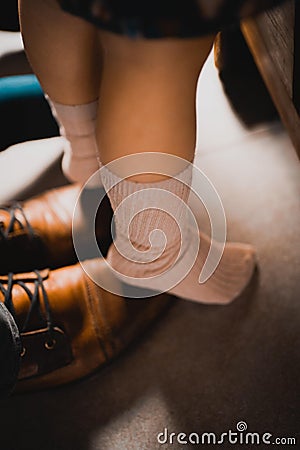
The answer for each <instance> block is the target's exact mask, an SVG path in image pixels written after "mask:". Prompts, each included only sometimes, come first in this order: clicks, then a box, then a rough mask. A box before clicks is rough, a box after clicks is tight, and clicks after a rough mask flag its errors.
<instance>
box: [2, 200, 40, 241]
mask: <svg viewBox="0 0 300 450" xmlns="http://www.w3.org/2000/svg"><path fill="white" fill-rule="evenodd" d="M1 210H2V211H5V212H7V213H8V214H9V216H10V217H9V222H8V225H7V227H5V225H4V223H3V222H0V239H5V240H6V239H8V238H9V235H10V233H11V232H13V231H14V229H15V225H16V224H18V225H19V227H20V229H21V230H27V232H28V234H29V236H30V237H31V238H33V237H34V231H33V228H32V226H31V225H30V223H29V220H28V219H27V217H26V214H25V212H24V210H23V207H22V205H21V204H20V203H14V204H12V205H11V206H8V207H6V206H0V211H1ZM17 215H19V217H20V218H18V217H17Z"/></svg>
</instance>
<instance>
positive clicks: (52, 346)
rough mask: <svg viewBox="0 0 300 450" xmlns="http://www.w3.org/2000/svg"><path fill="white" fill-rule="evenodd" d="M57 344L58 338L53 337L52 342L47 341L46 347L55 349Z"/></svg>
mask: <svg viewBox="0 0 300 450" xmlns="http://www.w3.org/2000/svg"><path fill="white" fill-rule="evenodd" d="M55 344H56V340H55V339H52V341H50V342H47V341H46V342H45V348H46V349H47V350H53V349H54V347H55Z"/></svg>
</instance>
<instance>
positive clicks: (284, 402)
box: [0, 57, 300, 450]
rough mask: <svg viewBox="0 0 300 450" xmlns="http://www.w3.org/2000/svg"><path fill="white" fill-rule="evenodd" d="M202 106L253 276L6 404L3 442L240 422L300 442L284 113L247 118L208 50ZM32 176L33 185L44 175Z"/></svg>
mask: <svg viewBox="0 0 300 450" xmlns="http://www.w3.org/2000/svg"><path fill="white" fill-rule="evenodd" d="M197 105H198V113H199V125H198V144H197V156H196V162H197V164H198V166H199V167H200V168H201V169H202V170H203V171H204V172H205V173H206V174H207V175H208V176H209V178H210V179H211V181H212V182H213V183H214V185H215V186H216V188H217V190H218V191H219V194H220V195H221V198H222V200H223V203H224V207H225V211H226V214H227V221H228V236H229V238H230V239H231V240H241V241H244V242H249V243H252V244H253V245H254V246H255V247H256V248H257V253H258V261H259V272H258V274H257V275H256V277H255V279H254V280H253V282H252V283H251V285H250V286H249V287H248V289H247V290H246V291H245V292H244V293H243V295H242V296H241V297H240V298H239V299H238V300H236V301H235V302H234V303H233V304H231V305H230V306H227V307H217V306H203V305H199V304H194V303H191V302H187V301H181V300H178V301H177V302H176V303H175V304H174V305H173V306H172V307H171V309H170V310H169V311H168V313H167V315H165V316H164V317H162V318H161V320H159V321H158V322H157V323H156V324H155V326H154V327H153V328H152V329H151V330H150V331H149V332H147V333H146V335H144V336H143V338H142V339H141V340H140V342H138V343H137V344H135V345H133V346H132V347H130V348H129V349H128V351H126V352H125V353H123V355H122V356H121V357H120V358H118V359H117V360H116V361H115V362H113V363H112V364H111V365H110V366H108V367H106V368H105V369H104V370H102V371H100V372H99V373H97V374H94V375H92V376H91V377H89V378H88V379H86V380H83V381H81V382H79V383H75V384H73V385H69V386H67V387H64V388H59V389H55V390H52V391H49V392H39V393H34V394H24V395H18V396H14V397H12V398H10V399H9V400H7V401H5V402H3V403H2V404H1V405H0V417H1V420H0V433H1V441H0V448H1V450H2V449H3V450H41V449H43V450H62V449H63V450H100V449H101V450H123V449H124V450H125V449H126V450H142V449H147V450H148V449H149V450H154V449H158V448H170V449H171V448H172V449H180V448H192V447H194V446H192V445H188V444H187V445H183V444H179V443H174V444H170V443H169V444H165V445H164V446H161V445H160V444H159V443H158V442H157V435H158V433H160V432H162V431H164V428H167V429H168V431H169V433H171V432H174V433H180V432H184V433H191V432H196V433H198V434H200V433H203V432H213V433H217V434H221V433H223V432H224V433H225V432H227V431H228V430H229V429H231V430H233V431H235V430H236V424H237V423H238V422H239V421H244V422H246V423H247V425H248V431H249V432H258V433H261V434H263V433H267V432H268V433H271V434H272V438H271V442H273V441H274V440H275V438H277V437H286V438H288V437H294V438H297V439H298V447H299V445H300V434H299V433H300V412H299V411H300V401H299V400H300V389H299V387H300V386H299V384H300V382H299V379H300V361H299V344H300V295H299V294H300V276H299V275H300V232H299V222H300V195H299V194H300V170H299V161H298V158H297V156H296V154H295V152H294V149H293V147H292V145H291V143H290V140H289V138H288V136H287V135H286V133H285V131H284V129H283V128H282V126H281V125H280V124H279V123H271V124H263V125H260V126H259V127H257V128H255V129H252V130H248V129H246V128H244V127H243V126H242V124H241V123H240V122H239V120H238V118H237V117H236V116H235V115H234V113H233V112H232V110H231V109H230V106H229V103H228V101H227V99H226V98H225V97H224V94H223V92H222V88H221V85H220V82H219V80H218V77H217V73H216V70H215V68H214V66H213V62H212V57H210V59H209V60H208V62H207V64H206V66H205V69H204V71H203V73H202V76H201V78H200V81H199V89H198V104H197ZM258 107H259V105H258ZM54 153H55V152H54ZM16 154H18V155H19V158H22V155H21V153H20V152H17V151H16ZM44 156H45V155H44ZM57 156H58V154H57V153H56V154H55V158H56V159H57ZM55 158H54V157H53V161H54V162H55ZM19 161H20V160H19ZM53 161H52V163H53ZM46 163H47V164H49V165H51V154H50V153H49V160H48V161H46ZM44 165H45V159H44V160H43V163H42V164H41V167H40V171H41V172H43V171H45V166H44ZM11 167H12V163H7V165H6V166H5V167H4V166H3V165H2V166H1V169H0V170H1V172H2V171H4V172H7V171H9V170H10V168H11ZM57 167H58V166H57ZM51 170H53V167H52V168H51ZM43 173H44V172H43ZM32 176H33V179H34V180H35V183H37V180H38V179H39V174H38V173H33V174H32ZM59 176H60V175H59ZM41 186H42V184H40V185H39V184H38V183H37V184H35V187H36V189H37V190H39V188H41ZM21 187H22V188H24V185H23V186H21ZM14 195H15V194H14ZM20 195H22V192H20ZM205 226H206V224H204V227H205ZM201 447H202V448H209V447H210V446H209V445H208V444H206V445H202V446H201ZM295 447H296V448H298V447H297V446H295ZM222 448H232V445H230V444H229V443H227V444H223V445H222ZM236 448H258V446H257V445H253V446H250V445H249V446H247V447H246V446H241V445H239V444H236ZM259 448H264V445H261V446H260V447H259ZM278 448H285V446H284V445H283V444H281V445H279V447H278Z"/></svg>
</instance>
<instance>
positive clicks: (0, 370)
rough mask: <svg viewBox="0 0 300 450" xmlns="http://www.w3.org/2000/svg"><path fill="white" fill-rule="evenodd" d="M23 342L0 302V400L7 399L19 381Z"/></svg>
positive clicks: (8, 313)
mask: <svg viewBox="0 0 300 450" xmlns="http://www.w3.org/2000/svg"><path fill="white" fill-rule="evenodd" d="M20 354H21V341H20V334H19V331H18V328H17V325H16V323H15V321H14V319H13V317H12V315H11V314H10V312H9V311H8V310H7V308H6V307H5V305H4V304H3V303H1V302H0V399H1V398H3V397H7V396H8V395H9V394H10V393H11V391H12V390H13V388H14V386H15V383H16V381H17V377H18V372H19V367H20Z"/></svg>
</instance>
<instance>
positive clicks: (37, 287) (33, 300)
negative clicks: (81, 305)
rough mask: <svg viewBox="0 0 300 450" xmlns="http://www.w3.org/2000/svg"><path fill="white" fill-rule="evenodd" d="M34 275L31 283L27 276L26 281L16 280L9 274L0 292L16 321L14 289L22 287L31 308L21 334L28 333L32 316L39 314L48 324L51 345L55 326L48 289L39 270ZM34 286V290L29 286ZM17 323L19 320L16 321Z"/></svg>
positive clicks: (1, 282)
mask: <svg viewBox="0 0 300 450" xmlns="http://www.w3.org/2000/svg"><path fill="white" fill-rule="evenodd" d="M33 274H35V278H32V279H31V278H30V281H29V280H27V281H26V282H25V281H24V280H25V279H26V276H25V277H24V279H23V280H22V279H19V278H15V277H16V275H15V274H13V273H9V274H8V276H7V277H6V280H5V282H3V281H0V292H2V294H3V296H4V304H5V306H6V307H7V309H8V310H9V312H10V313H11V314H12V316H13V317H14V319H16V311H15V308H14V303H13V287H14V286H20V287H21V288H22V289H23V290H24V291H25V293H26V294H27V297H28V299H29V301H30V307H29V310H28V313H27V316H26V319H25V321H24V324H23V326H22V328H21V329H20V332H21V334H22V333H25V332H26V331H28V327H29V325H30V321H31V318H32V315H33V314H34V313H35V312H37V313H38V315H39V317H40V319H41V320H42V321H43V322H45V323H46V328H47V331H48V334H49V342H48V344H49V345H50V344H51V343H53V342H55V341H54V325H53V320H52V314H51V307H50V303H49V299H48V295H47V291H46V288H45V286H44V277H43V276H42V275H41V273H40V272H39V271H38V270H35V271H33ZM29 283H31V284H33V289H32V290H31V289H29V287H28V284H29ZM41 302H43V304H44V311H45V317H44V315H43V314H42V311H41ZM16 322H17V320H16Z"/></svg>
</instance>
